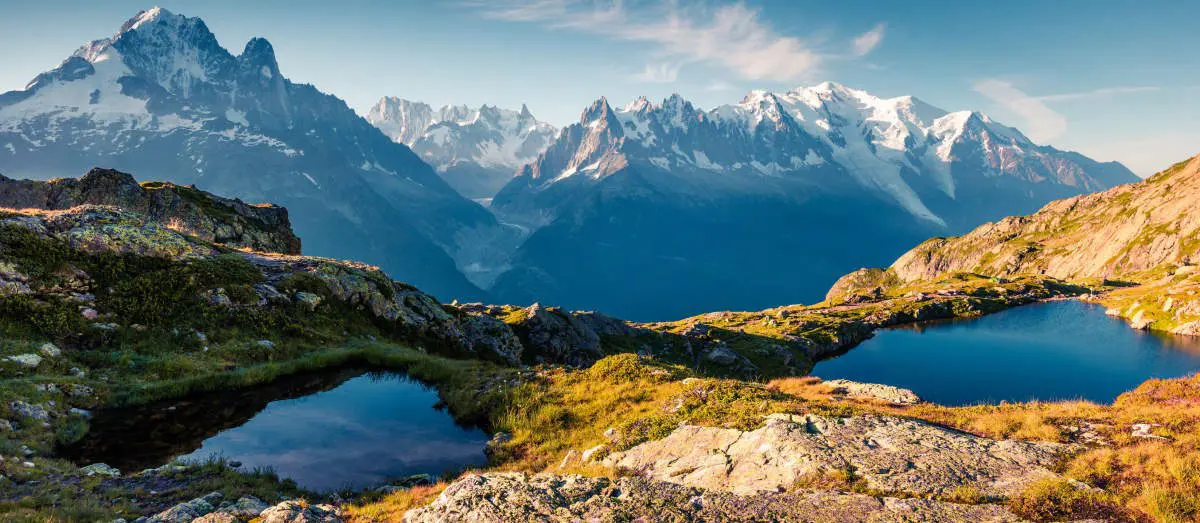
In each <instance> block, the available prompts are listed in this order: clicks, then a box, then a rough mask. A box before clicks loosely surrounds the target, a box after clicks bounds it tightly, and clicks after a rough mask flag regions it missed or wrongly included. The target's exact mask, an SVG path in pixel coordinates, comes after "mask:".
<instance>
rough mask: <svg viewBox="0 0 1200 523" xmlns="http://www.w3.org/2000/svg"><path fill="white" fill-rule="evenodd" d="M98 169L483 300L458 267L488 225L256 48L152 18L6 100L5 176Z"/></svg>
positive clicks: (2, 130)
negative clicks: (229, 205)
mask: <svg viewBox="0 0 1200 523" xmlns="http://www.w3.org/2000/svg"><path fill="white" fill-rule="evenodd" d="M95 165H101V166H111V167H117V168H119V169H121V170H122V171H126V172H131V173H133V174H135V175H136V176H138V177H140V178H143V179H162V180H168V181H171V182H174V183H177V184H196V185H197V186H199V187H200V188H201V189H204V190H208V191H213V192H217V193H220V194H225V195H229V196H233V197H239V198H243V199H246V200H251V201H271V202H274V203H278V204H281V205H284V206H286V207H287V208H288V209H289V210H290V211H291V219H292V222H293V224H294V226H295V229H296V232H297V233H298V234H299V235H300V236H301V237H303V238H304V240H305V242H304V247H305V253H306V254H314V255H324V256H332V257H338V258H352V259H359V260H363V261H367V262H370V263H374V264H378V265H380V266H382V267H384V268H386V269H388V270H389V271H390V272H391V273H392V274H393V275H394V276H395V277H397V278H400V279H404V280H407V281H411V282H413V283H416V284H419V285H421V286H422V288H425V289H428V290H429V291H431V292H434V293H436V294H437V295H438V296H440V297H442V298H444V299H450V298H454V297H460V298H478V297H481V296H482V295H483V294H484V293H482V291H480V290H479V288H478V287H476V286H475V285H473V284H471V283H470V282H469V281H468V280H467V278H465V277H464V276H463V274H462V273H461V272H460V271H459V270H458V268H457V267H456V261H455V259H454V258H453V257H454V256H457V255H459V254H460V251H461V250H462V246H461V245H460V244H461V240H459V238H462V237H464V235H467V236H470V235H475V236H478V235H479V234H481V232H480V231H491V230H493V229H496V228H497V225H496V222H495V220H494V218H493V217H492V216H491V215H490V214H488V213H487V211H486V210H484V209H483V208H481V207H479V206H478V205H476V204H474V203H472V202H470V201H468V200H466V199H464V198H462V197H460V196H459V195H458V194H457V193H456V192H455V191H454V190H453V189H451V188H450V187H449V186H448V185H446V183H445V182H443V181H442V179H441V178H440V177H439V176H438V175H437V173H435V172H434V170H433V169H432V168H431V167H429V166H428V165H426V164H425V163H424V162H422V161H421V159H420V158H418V157H417V156H416V155H415V154H413V152H412V151H411V150H409V149H408V148H407V147H405V146H404V145H402V144H397V143H395V142H393V141H392V140H390V139H388V137H386V136H384V135H383V134H382V133H381V132H379V130H377V129H376V128H375V127H374V126H372V125H371V124H370V123H368V122H367V121H366V120H365V119H363V118H361V117H359V116H358V115H356V114H355V113H354V112H353V111H352V110H351V109H350V108H349V107H347V106H346V104H345V103H344V102H343V101H342V100H340V99H338V98H335V97H333V96H330V95H327V94H324V93H322V92H320V91H318V90H317V89H316V88H315V87H313V86H311V85H306V84H296V83H292V82H291V81H289V80H287V79H286V78H285V77H284V76H283V75H282V74H281V72H280V69H279V65H278V64H277V63H276V61H275V55H274V51H273V49H272V47H271V45H270V44H269V43H268V42H267V41H266V40H263V39H254V40H251V41H250V42H249V43H247V44H246V47H245V50H244V51H243V52H242V54H240V55H237V56H235V55H233V54H231V53H229V52H228V51H226V50H225V49H223V48H221V47H220V46H219V45H218V43H217V41H216V39H215V38H214V37H213V35H212V33H211V32H209V30H208V28H207V27H206V26H205V25H204V22H203V21H201V20H200V19H198V18H188V17H184V16H180V15H175V14H172V13H170V12H168V11H166V10H163V9H158V8H155V9H152V10H150V11H145V12H142V13H139V14H138V15H137V16H136V17H134V18H133V19H130V20H129V21H128V22H126V23H125V25H124V26H123V27H122V28H121V29H120V31H119V32H118V33H117V34H115V35H114V36H112V37H111V38H106V39H103V40H96V41H93V42H90V43H88V44H86V45H84V46H83V47H81V48H80V49H79V50H78V51H76V52H75V54H74V55H72V56H71V57H69V58H67V59H66V60H65V61H64V62H63V63H62V65H60V66H59V67H58V68H57V69H54V70H51V71H49V72H47V73H44V74H41V75H39V76H38V77H37V78H35V79H34V80H33V81H32V82H30V84H29V85H28V86H27V87H26V88H25V89H24V90H22V91H13V92H9V93H4V94H0V171H3V172H4V173H5V174H7V175H9V176H12V177H25V178H34V179H48V178H52V177H55V176H58V175H61V174H62V173H76V172H83V171H86V170H87V169H89V168H91V167H93V166H95ZM469 248H474V249H478V248H477V247H476V246H469Z"/></svg>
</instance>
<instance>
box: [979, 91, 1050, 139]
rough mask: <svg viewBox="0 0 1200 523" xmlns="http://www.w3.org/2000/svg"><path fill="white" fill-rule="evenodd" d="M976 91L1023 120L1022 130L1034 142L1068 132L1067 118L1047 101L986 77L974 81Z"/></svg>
mask: <svg viewBox="0 0 1200 523" xmlns="http://www.w3.org/2000/svg"><path fill="white" fill-rule="evenodd" d="M974 89H975V92H977V93H979V94H981V95H983V96H985V97H987V98H988V99H989V100H991V101H993V102H995V103H996V104H998V105H1000V106H1001V107H1004V108H1005V109H1008V110H1009V111H1012V112H1013V113H1014V114H1016V115H1017V116H1018V117H1019V118H1021V119H1022V120H1024V123H1025V125H1024V126H1023V131H1025V134H1026V135H1028V136H1029V137H1030V138H1033V139H1034V140H1035V141H1041V142H1045V141H1046V140H1051V139H1053V138H1056V137H1058V136H1061V135H1062V134H1063V133H1064V132H1066V130H1067V119H1066V117H1064V116H1063V115H1061V114H1059V113H1057V112H1055V111H1054V110H1053V109H1051V108H1050V107H1049V106H1048V105H1046V102H1045V101H1043V100H1041V99H1039V98H1037V97H1033V96H1029V95H1028V94H1025V92H1023V91H1021V90H1020V89H1017V88H1016V87H1014V86H1013V84H1012V83H1010V82H1006V81H1004V80H997V79H995V78H989V79H986V80H980V81H978V82H975V85H974Z"/></svg>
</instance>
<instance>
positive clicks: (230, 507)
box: [210, 496, 270, 520]
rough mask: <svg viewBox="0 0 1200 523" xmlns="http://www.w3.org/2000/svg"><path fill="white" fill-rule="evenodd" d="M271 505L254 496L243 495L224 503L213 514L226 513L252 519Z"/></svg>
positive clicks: (235, 516)
mask: <svg viewBox="0 0 1200 523" xmlns="http://www.w3.org/2000/svg"><path fill="white" fill-rule="evenodd" d="M269 507H270V505H268V504H266V503H265V502H263V500H261V499H258V498H256V497H254V496H243V497H241V498H239V499H238V500H237V501H235V502H233V503H222V504H221V506H219V507H217V510H216V512H213V514H226V515H229V516H231V517H234V518H236V519H237V520H250V519H254V518H256V517H258V515H259V514H262V512H263V511H264V510H267V508H269ZM213 514H210V516H211V515H213Z"/></svg>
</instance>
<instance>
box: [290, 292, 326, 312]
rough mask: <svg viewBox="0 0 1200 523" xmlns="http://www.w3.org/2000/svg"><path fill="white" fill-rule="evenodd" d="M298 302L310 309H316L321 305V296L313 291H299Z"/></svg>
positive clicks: (297, 294)
mask: <svg viewBox="0 0 1200 523" xmlns="http://www.w3.org/2000/svg"><path fill="white" fill-rule="evenodd" d="M296 303H299V304H300V306H301V307H304V308H305V309H308V310H309V311H315V310H317V307H319V306H320V305H321V296H320V295H317V294H313V293H311V292H297V293H296Z"/></svg>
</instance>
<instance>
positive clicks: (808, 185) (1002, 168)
mask: <svg viewBox="0 0 1200 523" xmlns="http://www.w3.org/2000/svg"><path fill="white" fill-rule="evenodd" d="M95 165H100V166H106V167H115V168H119V169H121V170H124V171H129V172H133V173H134V174H136V175H138V176H139V177H141V178H143V179H164V180H168V181H170V182H173V183H176V184H180V185H186V184H196V185H198V186H200V187H202V188H203V189H204V190H208V191H213V192H219V193H223V194H228V195H231V196H235V197H238V198H244V199H248V200H252V201H272V202H277V203H280V204H282V205H285V206H287V208H288V209H290V211H291V220H292V222H293V224H294V226H295V229H296V231H297V232H298V234H299V235H300V236H301V237H302V238H303V239H304V248H305V252H306V254H315V255H322V256H331V257H339V258H354V259H360V260H364V261H367V262H369V263H374V264H377V265H380V266H382V267H383V268H385V269H386V270H387V271H388V272H389V273H390V274H393V275H394V276H396V277H397V278H400V279H402V280H404V281H408V282H412V283H414V284H416V285H419V286H420V287H421V288H423V289H426V290H428V291H430V292H432V293H433V294H435V295H437V296H438V297H440V298H442V299H447V300H448V299H450V298H460V299H492V300H496V301H501V302H508V303H531V302H535V301H542V302H546V303H555V304H560V305H565V306H569V307H572V308H587V309H597V310H601V311H604V312H608V313H612V314H617V315H621V316H624V317H627V318H632V319H666V318H669V317H677V316H682V315H687V314H692V313H697V312H701V311H705V310H718V309H730V308H742V309H756V308H762V307H766V306H770V305H777V304H781V303H797V302H806V301H813V300H814V299H818V298H819V297H820V296H821V295H822V293H823V291H824V290H825V289H827V288H828V286H829V284H830V283H831V282H832V281H833V280H834V279H836V278H837V277H838V276H839V275H841V274H844V273H845V272H847V271H848V270H850V269H852V268H854V267H860V266H864V265H866V266H871V265H881V264H884V263H886V262H888V261H890V260H891V259H894V258H895V256H896V255H898V254H900V253H901V252H903V251H904V250H905V249H906V248H907V247H909V246H910V245H912V244H915V243H917V242H919V241H920V240H923V239H925V238H927V237H929V236H939V235H951V234H957V233H961V232H965V231H967V230H970V229H971V228H972V227H974V226H976V225H978V224H979V223H982V222H985V221H989V220H994V219H997V218H999V217H1001V216H1004V215H1011V214H1023V213H1028V212H1032V211H1034V210H1036V209H1037V208H1038V207H1040V206H1041V205H1043V204H1045V203H1046V202H1049V201H1051V200H1054V199H1057V198H1062V197H1068V196H1074V195H1077V194H1083V193H1088V192H1094V191H1097V190H1101V189H1105V188H1108V187H1112V186H1114V185H1118V184H1121V183H1126V182H1131V181H1134V180H1136V178H1135V177H1134V176H1133V174H1132V173H1130V172H1129V170H1128V169H1125V168H1124V167H1123V166H1121V165H1120V164H1117V163H1100V162H1096V161H1093V160H1091V159H1088V158H1086V157H1084V156H1082V155H1079V154H1076V153H1072V152H1066V151H1060V150H1058V149H1055V148H1053V147H1049V146H1044V145H1038V144H1035V143H1033V142H1032V141H1031V140H1029V139H1028V138H1026V137H1025V136H1024V135H1023V134H1022V133H1021V132H1020V131H1018V130H1016V129H1013V128H1011V127H1007V126H1004V125H1002V124H1000V123H997V122H995V121H993V120H992V119H990V118H989V117H987V116H986V115H983V114H981V113H978V112H972V111H961V112H946V111H943V110H941V109H938V108H936V107H934V106H932V105H929V104H927V103H925V102H922V101H921V100H918V99H916V98H913V97H899V98H879V97H876V96H873V95H871V94H870V93H867V92H864V91H860V90H856V89H851V88H848V87H845V86H841V85H838V84H834V83H828V82H827V83H823V84H820V85H817V86H813V87H801V88H797V89H794V90H791V91H788V92H784V93H771V92H766V91H754V92H751V93H750V94H748V95H747V96H746V97H745V98H744V99H743V100H741V101H740V102H739V103H736V104H729V105H723V106H720V107H717V108H714V109H711V110H702V109H699V108H697V107H695V106H694V105H693V104H692V103H690V102H689V101H687V100H685V99H684V98H682V97H681V96H678V95H674V96H671V97H670V98H668V99H666V100H664V101H662V102H661V103H652V102H650V101H649V100H647V99H645V98H640V99H638V100H635V101H633V102H632V103H630V104H628V105H626V106H624V107H613V106H611V105H610V104H609V102H608V101H607V100H606V99H604V98H601V99H599V100H597V101H596V102H595V103H593V104H592V105H591V106H590V107H588V108H586V109H585V110H584V111H583V113H582V114H581V116H580V119H579V121H578V122H577V123H574V124H572V125H569V126H567V127H566V128H563V129H561V130H559V129H555V128H554V127H553V126H552V125H549V124H547V123H544V122H540V121H538V120H537V119H536V118H534V117H533V115H532V114H531V113H530V111H529V109H528V108H526V107H522V108H521V109H520V110H507V109H500V108H496V107H492V106H483V107H480V108H479V109H470V108H467V107H465V106H449V107H444V108H441V109H436V110H435V109H433V108H432V107H430V106H428V105H425V104H421V103H416V102H409V101H405V100H402V99H398V98H384V99H383V100H381V101H380V102H379V103H378V104H376V106H375V107H374V108H372V109H371V110H370V111H369V112H368V114H367V115H366V117H363V116H360V115H358V114H356V113H355V112H354V111H353V110H351V109H350V108H349V107H348V106H347V105H346V104H345V103H344V102H343V101H342V100H340V99H338V98H336V97H334V96H332V95H329V94H325V93H323V92H321V91H319V90H318V89H317V88H315V87H314V86H311V85H306V84H297V83H294V82H291V81H289V80H288V79H287V78H285V77H284V76H283V74H282V73H281V72H280V68H279V64H278V63H277V62H276V59H275V55H274V50H273V49H272V47H271V45H270V44H269V43H268V42H267V41H266V40H263V39H260V38H255V39H252V40H251V41H250V42H248V43H247V44H246V46H245V48H244V50H243V51H242V53H241V54H240V55H233V54H232V53H230V52H228V51H227V50H225V49H224V48H222V47H221V46H220V45H219V44H218V43H217V41H216V38H215V37H214V36H213V34H212V33H211V32H210V31H209V30H208V28H207V27H206V26H205V24H204V22H203V21H201V20H200V19H198V18H189V17H185V16H181V15H177V14H173V13H170V12H168V11H166V10H163V9H159V8H155V9H151V10H148V11H144V12H141V13H139V14H138V15H137V16H135V17H134V18H132V19H130V20H129V21H128V22H126V23H125V24H124V25H123V26H122V27H121V28H120V30H119V31H118V32H117V33H116V34H115V35H113V36H112V37H109V38H105V39H102V40H96V41H92V42H89V43H87V44H85V45H83V46H82V47H81V48H80V49H79V50H78V51H76V52H75V53H74V54H73V55H72V56H70V57H68V58H67V59H66V60H65V61H63V62H62V64H60V65H59V66H58V67H57V68H55V69H52V70H50V71H48V72H46V73H43V74H41V75H39V76H38V77H37V78H35V79H34V80H33V81H32V82H30V83H29V85H27V86H26V88H25V89H23V90H19V91H13V92H8V93H3V94H0V172H4V173H5V174H7V175H9V176H15V177H24V178H35V179H48V178H53V177H57V176H61V175H62V173H75V172H81V171H86V170H87V169H89V168H91V167H92V166H95ZM488 198H491V200H490V206H489V207H487V208H485V207H484V206H481V205H479V204H478V203H476V202H473V201H471V199H476V200H479V201H484V202H487V201H488ZM484 289H486V290H484Z"/></svg>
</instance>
